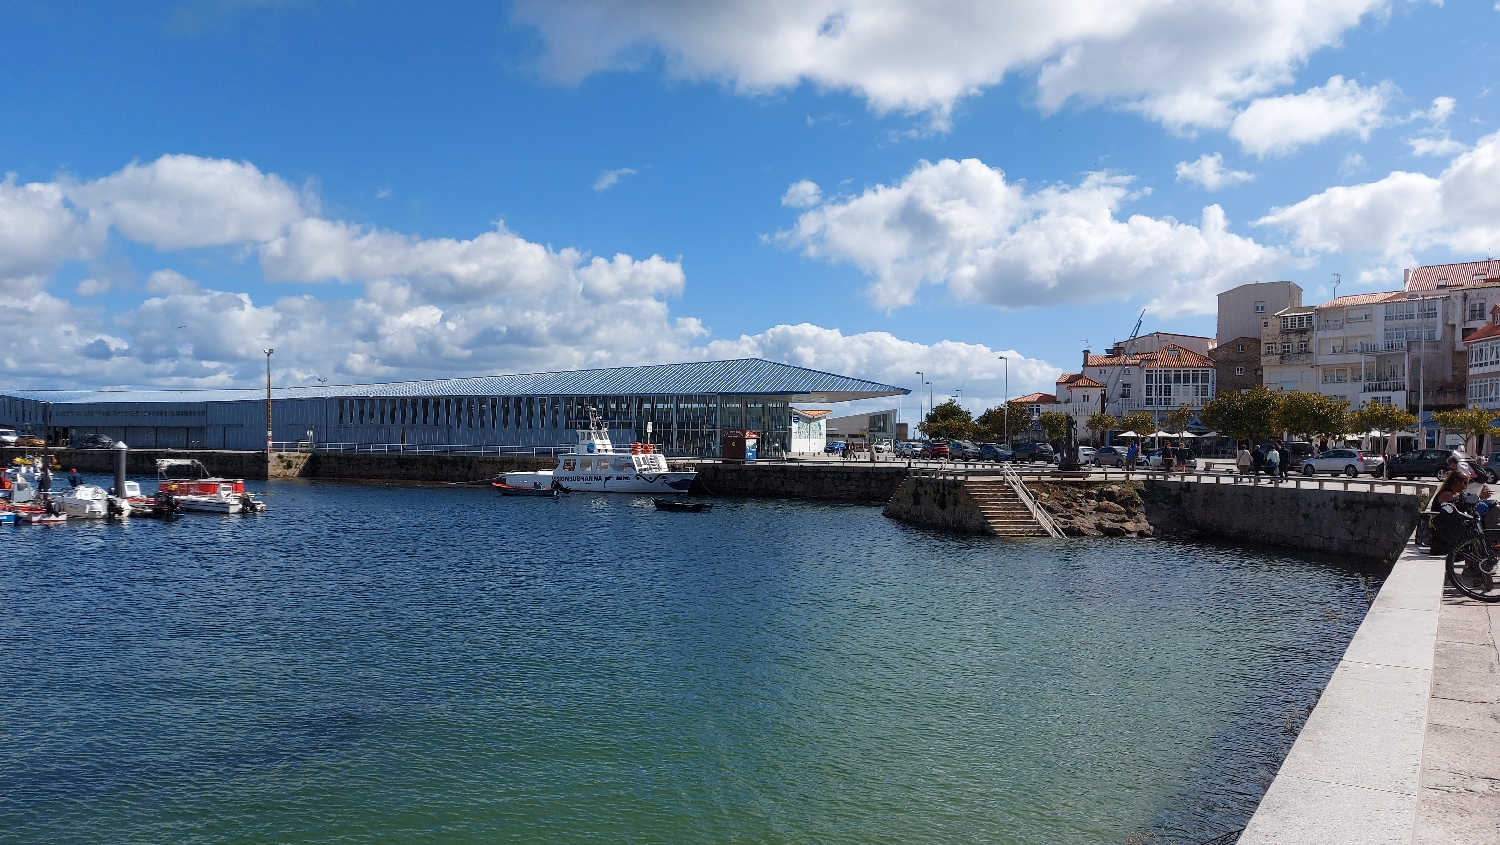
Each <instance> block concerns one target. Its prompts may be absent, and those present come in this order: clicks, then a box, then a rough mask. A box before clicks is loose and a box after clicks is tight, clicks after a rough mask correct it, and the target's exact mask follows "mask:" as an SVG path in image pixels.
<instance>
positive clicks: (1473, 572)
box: [1435, 496, 1500, 603]
mask: <svg viewBox="0 0 1500 845" xmlns="http://www.w3.org/2000/svg"><path fill="white" fill-rule="evenodd" d="M1470 498H1474V499H1475V502H1473V503H1471V502H1468V501H1467V499H1470ZM1464 499H1465V500H1466V501H1464V502H1463V505H1466V506H1467V507H1462V506H1459V505H1455V504H1454V503H1452V502H1447V503H1444V504H1442V505H1439V506H1438V510H1439V511H1440V512H1441V513H1442V514H1447V515H1452V516H1456V517H1458V518H1459V519H1460V520H1461V521H1462V525H1463V528H1462V529H1461V532H1460V533H1461V534H1462V536H1461V537H1460V538H1459V540H1458V541H1457V542H1456V543H1454V544H1453V548H1451V549H1449V550H1448V555H1447V558H1446V559H1445V561H1444V567H1445V572H1446V575H1447V578H1448V583H1449V584H1452V585H1453V588H1454V589H1455V590H1458V591H1459V592H1460V593H1463V594H1464V595H1466V596H1468V597H1469V598H1471V599H1474V600H1476V601H1482V602H1489V603H1494V602H1500V580H1497V579H1496V577H1495V576H1496V574H1497V570H1500V556H1496V554H1495V550H1494V548H1493V546H1491V544H1490V541H1489V538H1488V537H1486V536H1485V531H1484V525H1483V523H1482V522H1481V520H1480V518H1479V515H1478V514H1477V513H1473V512H1472V511H1471V510H1469V509H1468V508H1472V507H1473V504H1474V503H1477V501H1478V499H1477V498H1475V497H1473V496H1465V497H1464ZM1435 518H1436V517H1435Z"/></svg>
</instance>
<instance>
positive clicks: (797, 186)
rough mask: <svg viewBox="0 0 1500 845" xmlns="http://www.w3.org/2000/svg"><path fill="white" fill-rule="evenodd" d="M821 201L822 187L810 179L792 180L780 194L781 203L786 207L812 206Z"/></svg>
mask: <svg viewBox="0 0 1500 845" xmlns="http://www.w3.org/2000/svg"><path fill="white" fill-rule="evenodd" d="M822 201H823V189H822V188H819V187H818V183H817V182H814V181H812V180H811V179H803V180H802V181H800V182H793V183H792V184H791V185H789V186H788V187H787V189H786V193H784V194H782V195H781V204H782V205H784V206H786V207H787V208H812V207H813V206H815V205H817V204H818V203H820V202H822Z"/></svg>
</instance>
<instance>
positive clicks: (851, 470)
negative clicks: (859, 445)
mask: <svg viewBox="0 0 1500 845" xmlns="http://www.w3.org/2000/svg"><path fill="white" fill-rule="evenodd" d="M686 468H690V469H696V470H697V471H698V478H697V479H696V480H695V481H694V482H693V489H692V492H694V493H697V494H699V495H709V496H754V497H761V498H770V499H821V500H825V501H840V502H869V503H871V504H884V503H885V502H888V501H890V498H891V496H892V495H893V494H894V493H895V492H896V488H898V487H900V486H901V482H903V481H905V480H906V477H907V475H908V474H909V472H910V471H909V470H908V469H907V468H906V465H905V464H873V465H871V464H859V465H843V464H718V463H714V464H710V463H702V464H692V465H690V466H689V467H686Z"/></svg>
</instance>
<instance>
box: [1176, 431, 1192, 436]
mask: <svg viewBox="0 0 1500 845" xmlns="http://www.w3.org/2000/svg"><path fill="white" fill-rule="evenodd" d="M1172 436H1173V437H1197V436H1198V435H1196V434H1194V433H1192V432H1191V431H1184V432H1183V433H1181V434H1174V435H1172Z"/></svg>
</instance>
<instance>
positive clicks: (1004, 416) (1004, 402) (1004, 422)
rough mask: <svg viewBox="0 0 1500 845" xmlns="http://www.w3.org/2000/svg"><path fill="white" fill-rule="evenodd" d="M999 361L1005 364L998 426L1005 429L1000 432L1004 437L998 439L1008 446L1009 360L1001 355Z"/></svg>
mask: <svg viewBox="0 0 1500 845" xmlns="http://www.w3.org/2000/svg"><path fill="white" fill-rule="evenodd" d="M1000 360H1001V361H1004V362H1005V393H1004V394H1002V396H1003V398H1002V399H1001V400H1000V425H1001V427H1003V428H1004V429H1005V431H1004V432H1002V434H1004V435H1005V436H1004V437H1002V438H1000V439H1002V440H1004V441H1005V445H1006V446H1009V445H1010V359H1009V358H1007V357H1005V356H1004V355H1001V356H1000Z"/></svg>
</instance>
